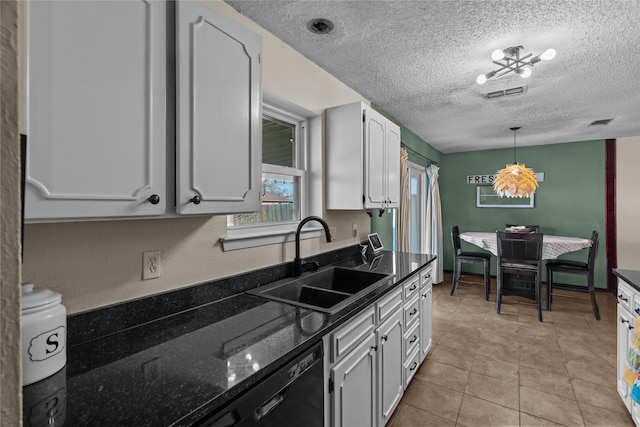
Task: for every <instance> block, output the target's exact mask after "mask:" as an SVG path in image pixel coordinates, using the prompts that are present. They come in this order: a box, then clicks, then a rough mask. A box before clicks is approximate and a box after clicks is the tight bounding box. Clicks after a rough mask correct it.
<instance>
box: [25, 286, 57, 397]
mask: <svg viewBox="0 0 640 427" xmlns="http://www.w3.org/2000/svg"><path fill="white" fill-rule="evenodd" d="M66 347H67V311H66V310H65V308H64V305H62V295H61V294H59V293H58V292H53V291H50V290H48V289H44V290H37V289H34V287H33V284H32V283H23V284H22V385H23V386H25V385H29V384H33V383H35V382H37V381H40V380H42V379H44V378H47V377H49V376H51V375H53V374H55V373H56V372H58V371H59V370H60V369H62V368H63V367H64V365H65V364H66V363H67V348H66Z"/></svg>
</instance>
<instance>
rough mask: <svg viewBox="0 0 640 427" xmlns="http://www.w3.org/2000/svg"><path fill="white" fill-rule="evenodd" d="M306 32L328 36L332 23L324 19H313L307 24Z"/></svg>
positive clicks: (331, 29)
mask: <svg viewBox="0 0 640 427" xmlns="http://www.w3.org/2000/svg"><path fill="white" fill-rule="evenodd" d="M307 30H309V31H311V32H312V33H313V34H329V33H331V32H332V31H333V22H331V21H329V20H328V19H324V18H315V19H312V20H311V21H309V22H307Z"/></svg>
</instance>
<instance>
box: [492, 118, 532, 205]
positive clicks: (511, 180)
mask: <svg viewBox="0 0 640 427" xmlns="http://www.w3.org/2000/svg"><path fill="white" fill-rule="evenodd" d="M509 129H511V130H512V131H513V163H512V164H510V165H507V166H506V167H505V168H504V169H501V170H499V171H498V172H497V174H496V178H495V180H494V181H493V190H494V191H495V192H496V194H497V195H498V196H500V197H505V196H506V197H511V198H514V197H531V195H532V194H533V193H535V191H536V188H538V178H537V177H536V174H535V172H533V170H532V169H530V168H528V167H526V166H525V164H524V163H518V162H517V161H516V131H517V130H518V129H520V128H519V127H512V128H509Z"/></svg>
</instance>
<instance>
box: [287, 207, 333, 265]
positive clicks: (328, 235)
mask: <svg viewBox="0 0 640 427" xmlns="http://www.w3.org/2000/svg"><path fill="white" fill-rule="evenodd" d="M309 221H318V222H319V223H320V224H322V227H323V228H324V235H325V237H326V238H327V242H330V241H331V233H330V232H329V226H328V225H327V223H326V222H325V221H324V219H322V218H320V217H319V216H308V217H306V218H305V219H303V220H302V221H300V224H298V229H297V230H296V257H295V258H294V260H293V275H294V276H296V277H297V276H300V275H302V259H301V258H300V230H302V226H303V225H305V224H306V223H308V222H309Z"/></svg>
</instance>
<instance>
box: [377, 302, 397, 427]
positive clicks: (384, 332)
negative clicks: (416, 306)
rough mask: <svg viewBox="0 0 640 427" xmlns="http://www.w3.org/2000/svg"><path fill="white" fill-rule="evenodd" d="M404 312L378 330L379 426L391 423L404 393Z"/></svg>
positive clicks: (387, 321)
mask: <svg viewBox="0 0 640 427" xmlns="http://www.w3.org/2000/svg"><path fill="white" fill-rule="evenodd" d="M402 329H403V320H402V311H401V310H396V311H395V312H394V314H393V315H392V316H391V317H390V318H389V319H387V320H386V321H385V322H384V323H383V324H382V325H380V326H379V327H378V329H376V341H377V347H378V350H377V352H378V354H377V356H378V411H377V412H378V425H379V426H383V425H385V424H386V423H387V421H389V419H390V418H391V415H392V414H393V411H394V410H395V409H396V407H397V406H398V403H400V399H401V398H402V394H403V392H404V387H403V384H404V381H403V371H404V370H403V367H402V361H403V359H404V357H403V356H404V353H403V351H402V340H403V335H402Z"/></svg>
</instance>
